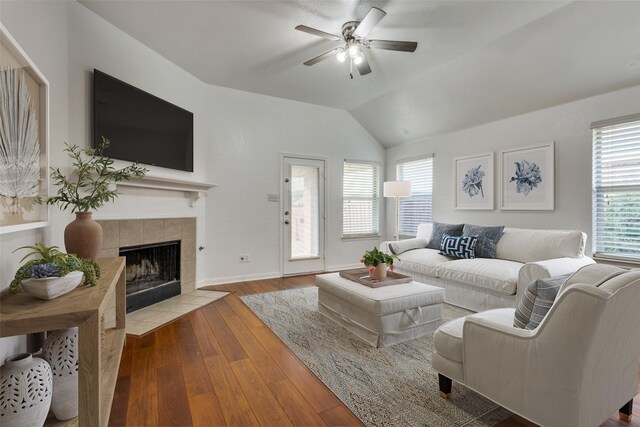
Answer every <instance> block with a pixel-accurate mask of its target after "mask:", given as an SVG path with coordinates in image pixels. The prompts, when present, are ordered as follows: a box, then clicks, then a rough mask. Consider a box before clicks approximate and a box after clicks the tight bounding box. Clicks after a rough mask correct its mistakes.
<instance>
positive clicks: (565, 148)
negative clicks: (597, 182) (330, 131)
mask: <svg viewBox="0 0 640 427" xmlns="http://www.w3.org/2000/svg"><path fill="white" fill-rule="evenodd" d="M638 112H640V86H636V87H633V88H629V89H624V90H620V91H616V92H610V93H607V94H604V95H599V96H594V97H591V98H586V99H582V100H579V101H575V102H571V103H568V104H564V105H559V106H556V107H552V108H547V109H544V110H539V111H535V112H532V113H528V114H523V115H520V116H516V117H511V118H508V119H504V120H500V121H496V122H493V123H488V124H484V125H481V126H477V127H473V128H469V129H465V130H461V131H457V132H452V133H448V134H445V135H440V136H435V137H432V138H428V139H426V140H424V141H419V142H415V143H412V144H408V145H402V146H398V147H394V148H391V149H389V150H387V179H393V177H394V175H395V163H396V161H397V160H399V159H403V158H409V157H413V156H417V155H420V154H426V153H434V154H435V157H434V183H433V188H434V196H433V197H434V200H433V205H434V207H433V219H434V221H438V222H469V223H475V224H496V225H507V226H511V227H523V228H555V229H579V230H582V231H584V232H586V233H587V234H588V235H589V236H590V235H591V145H592V140H591V128H590V125H591V122H594V121H598V120H604V119H609V118H614V117H620V116H625V115H629V114H635V113H638ZM549 141H555V162H556V164H555V192H556V193H555V210H554V211H528V212H525V211H501V210H499V209H497V208H498V206H499V203H498V202H499V191H498V190H499V182H498V175H497V172H498V164H499V161H498V160H499V155H500V150H502V149H506V148H511V147H518V146H525V145H532V144H539V143H544V142H549ZM488 151H493V152H494V156H495V157H494V169H495V172H496V175H495V177H496V180H495V181H496V182H495V188H494V192H495V195H496V198H495V207H496V210H493V211H464V210H455V209H454V196H455V191H454V190H455V189H454V180H453V170H452V168H453V158H454V157H461V156H466V155H472V154H479V153H485V152H488ZM387 213H388V215H387V220H388V227H390V228H388V229H389V230H391V229H392V225H391V223H390V222H392V221H393V213H392V212H391V211H390V210H388V211H387ZM587 249H588V251H589V253H591V241H589V242H588V243H587Z"/></svg>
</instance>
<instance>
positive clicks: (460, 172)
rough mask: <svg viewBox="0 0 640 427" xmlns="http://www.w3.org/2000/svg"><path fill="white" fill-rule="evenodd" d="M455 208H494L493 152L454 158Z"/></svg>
mask: <svg viewBox="0 0 640 427" xmlns="http://www.w3.org/2000/svg"><path fill="white" fill-rule="evenodd" d="M453 170H454V176H455V181H456V182H455V189H456V195H455V208H456V209H470V210H471V209H479V210H493V186H494V185H493V152H491V153H485V154H477V155H473V156H466V157H457V158H455V159H453Z"/></svg>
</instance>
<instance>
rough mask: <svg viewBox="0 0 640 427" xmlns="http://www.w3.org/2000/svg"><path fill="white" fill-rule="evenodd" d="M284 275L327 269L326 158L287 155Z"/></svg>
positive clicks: (285, 169) (284, 167)
mask: <svg viewBox="0 0 640 427" xmlns="http://www.w3.org/2000/svg"><path fill="white" fill-rule="evenodd" d="M283 171H284V190H285V191H284V192H283V193H284V195H285V201H284V212H283V217H284V233H283V239H284V241H285V244H284V245H283V247H284V254H283V259H284V268H283V272H284V274H285V275H289V274H300V273H309V272H315V271H324V161H323V160H315V159H301V158H293V157H285V158H284V164H283Z"/></svg>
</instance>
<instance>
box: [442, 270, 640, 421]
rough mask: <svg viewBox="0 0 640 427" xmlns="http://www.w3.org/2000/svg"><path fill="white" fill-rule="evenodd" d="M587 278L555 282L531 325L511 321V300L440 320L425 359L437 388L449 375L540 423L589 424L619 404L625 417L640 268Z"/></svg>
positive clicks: (637, 339)
mask: <svg viewBox="0 0 640 427" xmlns="http://www.w3.org/2000/svg"><path fill="white" fill-rule="evenodd" d="M597 268H598V267H597V266H589V267H585V269H592V270H597ZM579 273H580V272H578V273H576V274H575V275H574V276H577V275H578V274H579ZM585 276H588V275H584V274H583V275H582V277H583V278H584V277H585ZM592 276H593V275H592ZM596 276H597V274H596ZM572 277H573V276H572ZM577 277H579V276H577ZM594 279H595V277H594ZM570 280H571V278H570V279H569V281H570ZM569 281H568V282H569ZM594 284H596V280H594V282H593V283H589V284H587V283H573V284H571V285H570V286H568V287H566V289H564V290H562V291H561V293H560V294H559V296H558V298H557V299H556V301H555V302H554V304H553V306H552V307H551V310H550V311H549V313H548V314H547V316H546V317H545V318H544V320H543V321H542V323H541V324H540V326H539V327H538V328H536V329H535V330H532V331H529V330H523V329H518V328H516V327H514V326H513V317H514V311H515V310H514V309H511V308H506V309H496V310H489V311H486V312H482V313H477V314H473V315H470V316H467V317H465V318H461V319H456V320H454V321H452V322H448V323H446V324H444V325H442V326H441V327H440V329H438V331H436V333H435V335H434V344H435V347H436V353H435V354H434V356H433V360H432V365H433V367H434V369H435V370H436V371H437V372H439V380H440V381H439V383H440V394H441V396H443V397H448V395H449V393H451V380H454V381H456V382H459V383H461V384H463V385H465V386H467V387H469V388H471V389H473V390H475V391H477V392H478V393H480V394H482V395H484V396H486V397H487V398H489V399H491V400H493V401H495V402H496V403H498V404H500V405H502V406H503V407H505V408H507V409H509V410H511V411H512V412H515V413H516V414H519V415H521V416H522V417H524V418H527V419H529V420H531V421H533V422H535V423H537V424H540V425H543V426H563V427H566V426H581V427H582V426H597V425H600V424H601V423H602V422H603V421H604V420H606V419H607V418H608V417H609V416H610V415H611V414H612V413H614V412H615V411H616V410H618V409H619V408H620V409H619V410H620V416H621V419H623V420H627V421H628V420H630V417H631V407H632V403H633V397H634V396H635V395H636V394H637V393H638V358H639V357H640V269H636V270H631V271H627V272H624V273H622V274H620V275H618V276H615V277H613V278H609V279H608V280H605V281H604V282H603V283H602V284H600V285H599V286H598V287H596V286H594Z"/></svg>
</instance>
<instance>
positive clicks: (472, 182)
mask: <svg viewBox="0 0 640 427" xmlns="http://www.w3.org/2000/svg"><path fill="white" fill-rule="evenodd" d="M483 179H484V171H483V170H482V165H478V166H476V167H475V168H471V169H469V170H468V171H467V172H466V173H465V174H464V179H463V180H462V191H463V192H465V193H466V194H467V195H468V196H469V197H471V198H473V196H477V195H478V194H480V197H482V198H483V199H484V191H482V180H483Z"/></svg>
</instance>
